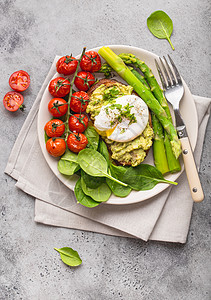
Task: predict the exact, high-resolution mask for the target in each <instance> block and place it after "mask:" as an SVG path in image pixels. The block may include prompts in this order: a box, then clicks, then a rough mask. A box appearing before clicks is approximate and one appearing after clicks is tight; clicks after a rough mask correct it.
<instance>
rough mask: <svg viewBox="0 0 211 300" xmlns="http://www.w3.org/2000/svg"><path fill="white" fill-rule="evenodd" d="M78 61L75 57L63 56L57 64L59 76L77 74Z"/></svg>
mask: <svg viewBox="0 0 211 300" xmlns="http://www.w3.org/2000/svg"><path fill="white" fill-rule="evenodd" d="M77 65H78V61H77V60H76V58H75V57H73V56H69V55H66V56H63V57H61V58H60V59H59V60H58V61H57V63H56V69H57V72H58V73H59V74H63V75H71V74H73V73H75V71H76V68H77Z"/></svg>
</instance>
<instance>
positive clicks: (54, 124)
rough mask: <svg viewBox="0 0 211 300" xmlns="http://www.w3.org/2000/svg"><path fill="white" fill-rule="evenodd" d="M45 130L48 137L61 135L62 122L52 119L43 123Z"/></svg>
mask: <svg viewBox="0 0 211 300" xmlns="http://www.w3.org/2000/svg"><path fill="white" fill-rule="evenodd" d="M44 129H45V132H46V134H47V136H49V137H58V136H61V135H62V134H63V133H64V131H65V125H64V123H63V122H62V121H61V120H59V119H53V120H50V121H48V122H47V123H46V124H45V127H44Z"/></svg>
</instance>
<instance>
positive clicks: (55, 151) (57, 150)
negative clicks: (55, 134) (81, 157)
mask: <svg viewBox="0 0 211 300" xmlns="http://www.w3.org/2000/svg"><path fill="white" fill-rule="evenodd" d="M46 149H47V151H48V153H49V154H50V155H52V156H54V157H58V156H61V155H63V154H64V153H65V150H66V143H65V141H64V140H63V139H61V138H50V139H49V140H47V143H46Z"/></svg>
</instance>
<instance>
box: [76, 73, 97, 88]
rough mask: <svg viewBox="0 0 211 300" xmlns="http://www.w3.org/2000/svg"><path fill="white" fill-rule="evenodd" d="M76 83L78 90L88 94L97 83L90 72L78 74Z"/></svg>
mask: <svg viewBox="0 0 211 300" xmlns="http://www.w3.org/2000/svg"><path fill="white" fill-rule="evenodd" d="M74 83H75V86H76V87H77V89H78V90H81V91H84V92H86V91H88V89H89V88H90V87H91V86H92V85H93V84H94V83H95V77H94V76H93V75H92V74H91V73H89V72H85V71H81V72H78V74H77V76H76V78H75V81H74Z"/></svg>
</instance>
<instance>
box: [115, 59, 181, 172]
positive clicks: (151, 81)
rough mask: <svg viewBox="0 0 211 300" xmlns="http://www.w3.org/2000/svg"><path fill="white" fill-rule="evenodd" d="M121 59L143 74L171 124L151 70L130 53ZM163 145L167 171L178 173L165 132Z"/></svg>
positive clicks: (164, 101) (175, 160)
mask: <svg viewBox="0 0 211 300" xmlns="http://www.w3.org/2000/svg"><path fill="white" fill-rule="evenodd" d="M119 57H121V59H122V60H123V61H124V63H125V64H133V65H134V66H135V67H137V68H139V69H140V70H141V71H142V73H143V74H144V77H145V79H146V80H147V82H148V84H149V86H150V89H151V91H152V93H153V94H154V96H155V97H156V99H157V100H158V101H159V103H160V105H161V106H162V107H163V109H164V110H165V112H166V114H167V116H168V118H169V120H170V121H171V123H172V118H171V113H170V110H169V106H168V103H167V101H166V98H165V96H164V94H163V90H162V89H161V87H160V85H159V84H158V82H157V80H156V78H155V76H154V75H153V73H152V71H151V69H150V68H149V67H148V66H147V65H146V64H145V62H143V61H141V60H140V59H139V58H137V57H136V56H135V55H134V54H131V53H121V54H120V55H119ZM164 143H165V149H166V155H167V160H168V166H169V171H170V172H171V173H174V172H178V171H180V170H181V166H180V162H179V159H176V157H175V156H174V154H173V151H172V148H171V145H170V141H169V137H168V134H167V133H166V132H164Z"/></svg>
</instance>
